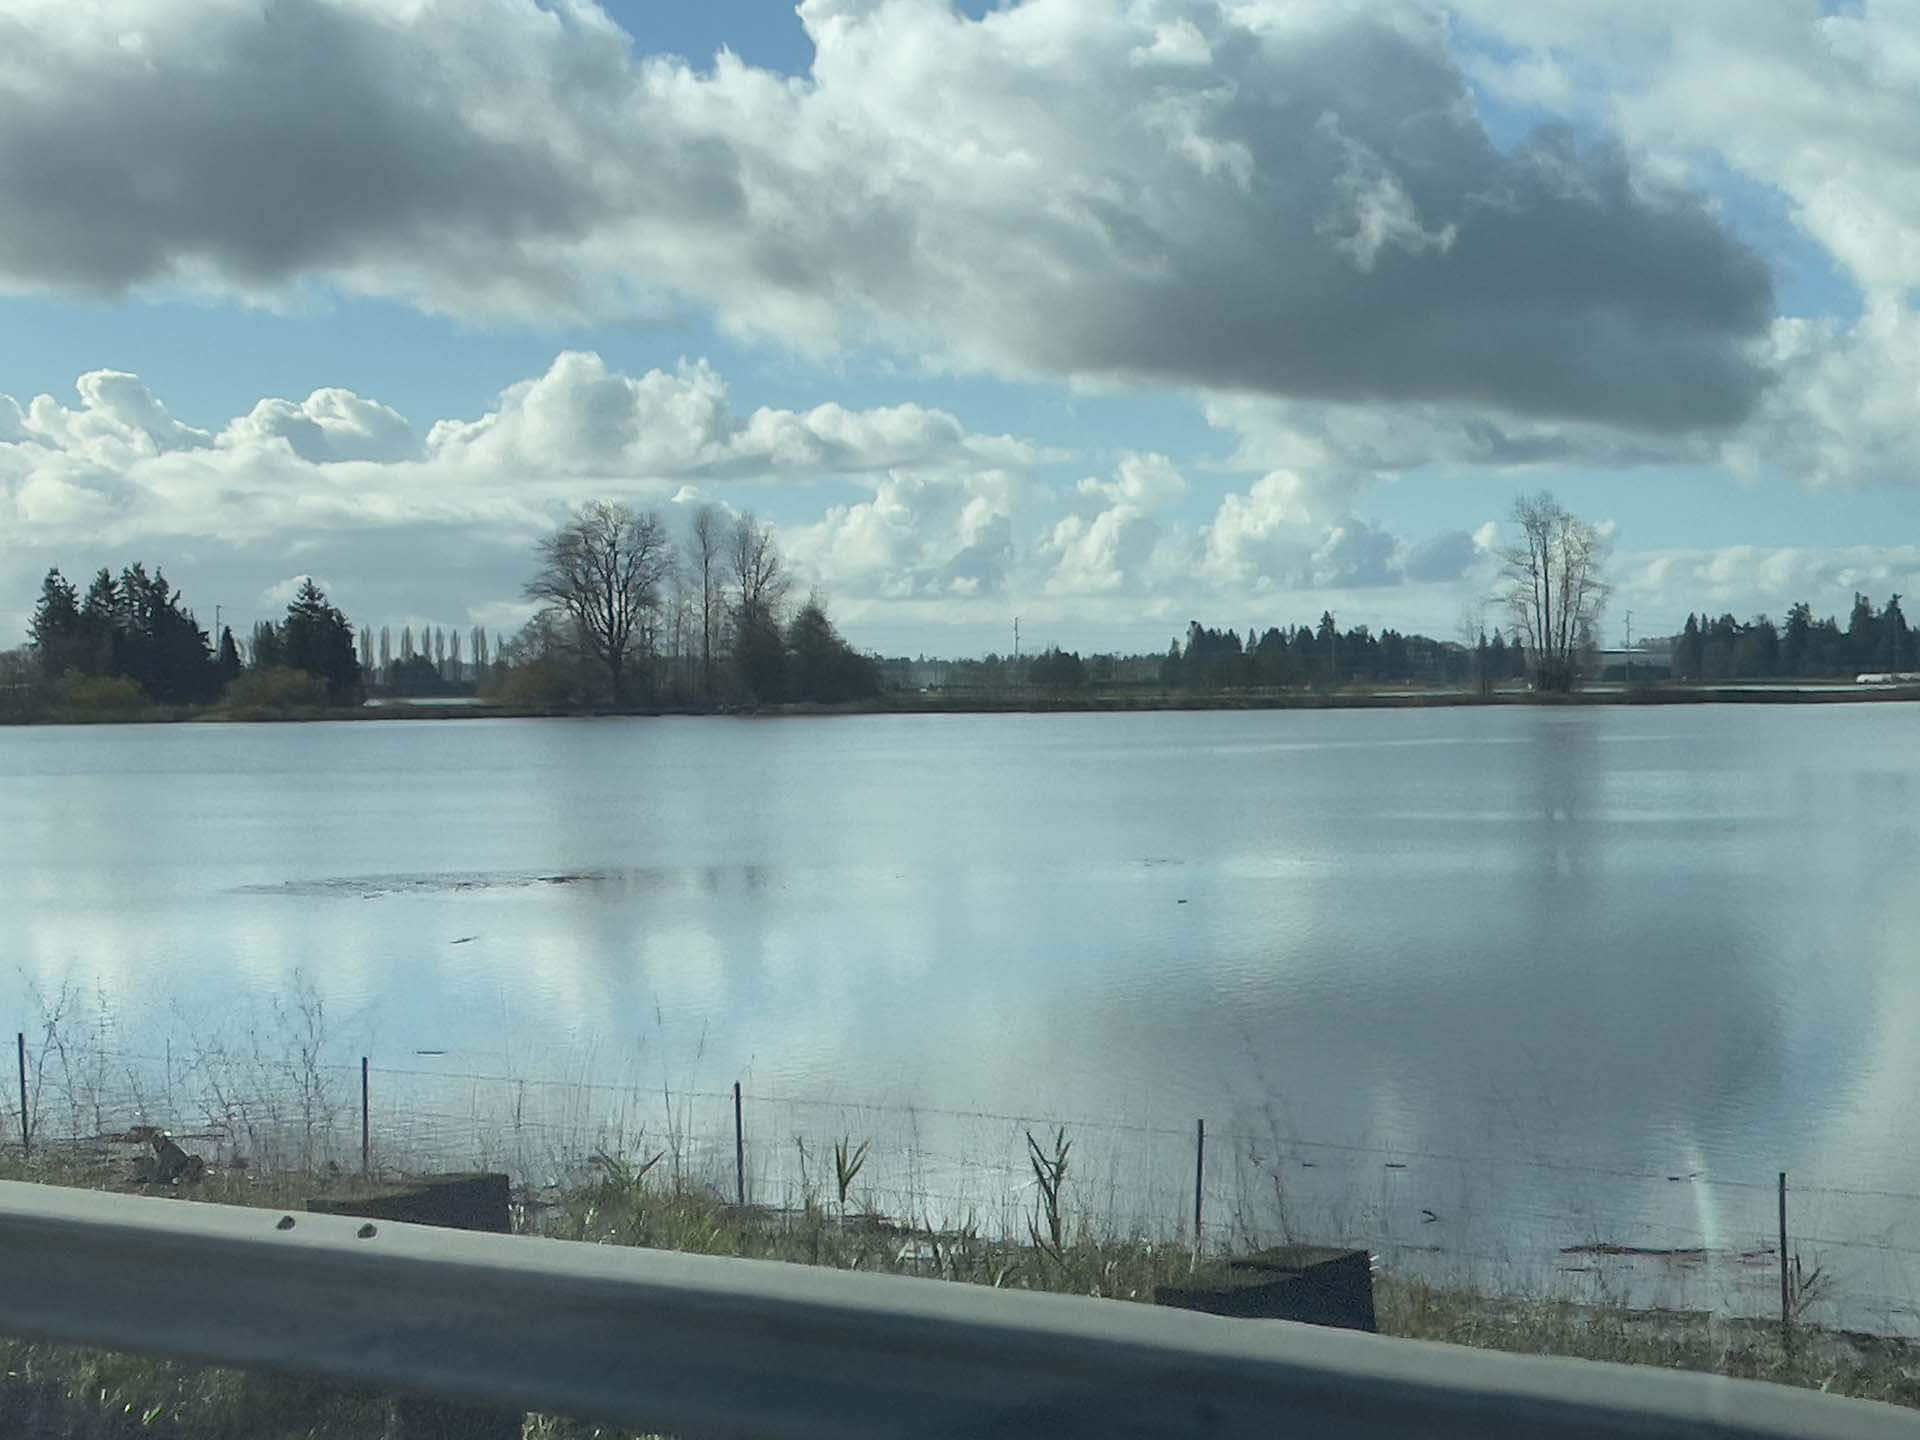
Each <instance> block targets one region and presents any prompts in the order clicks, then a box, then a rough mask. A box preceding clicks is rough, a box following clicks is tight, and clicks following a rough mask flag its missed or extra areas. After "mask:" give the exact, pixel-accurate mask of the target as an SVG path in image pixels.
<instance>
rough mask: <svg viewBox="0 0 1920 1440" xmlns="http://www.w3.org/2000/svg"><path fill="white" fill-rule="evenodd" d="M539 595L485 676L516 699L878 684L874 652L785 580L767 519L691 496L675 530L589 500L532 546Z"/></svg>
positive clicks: (531, 586) (822, 697)
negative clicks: (692, 502)
mask: <svg viewBox="0 0 1920 1440" xmlns="http://www.w3.org/2000/svg"><path fill="white" fill-rule="evenodd" d="M536 559H537V562H538V563H537V566H536V568H535V571H534V573H533V575H532V576H531V577H530V578H529V579H528V581H527V583H526V587H525V594H526V597H527V598H528V599H529V600H532V601H534V602H536V603H537V604H538V605H539V607H540V608H539V610H538V611H537V612H536V613H535V615H534V617H533V619H532V620H530V621H529V622H528V623H527V625H526V626H525V627H524V628H523V629H522V630H521V631H520V633H519V634H518V635H516V636H514V637H513V639H512V640H511V641H509V642H508V643H507V644H505V645H503V646H502V647H501V658H502V660H503V661H504V666H496V670H497V671H498V675H497V677H496V678H495V680H494V682H493V683H495V684H496V685H497V686H498V688H499V689H500V691H501V692H502V693H503V694H504V698H507V699H511V700H515V701H519V702H522V703H545V704H567V703H573V704H579V703H597V702H601V701H611V702H613V703H615V704H626V703H634V702H645V703H649V704H658V703H663V702H678V703H690V704H708V705H711V704H719V703H750V704H775V703H781V702H787V701H811V702H818V703H827V704H832V703H838V702H842V701H849V700H859V699H864V698H867V697H869V696H872V695H875V694H877V693H879V689H880V674H879V669H878V666H877V665H876V664H875V662H874V660H873V659H872V657H870V656H867V655H863V654H861V653H860V652H859V651H857V650H855V649H854V648H853V647H852V646H851V645H849V644H848V643H847V642H846V640H845V639H844V638H842V636H841V635H840V632H839V630H838V629H837V627H836V626H835V625H834V623H833V621H832V619H831V618H830V617H829V616H828V615H827V611H826V606H825V602H824V601H823V600H822V599H821V598H820V596H819V595H818V594H817V593H812V594H809V595H807V597H806V598H805V599H804V600H802V601H801V602H800V603H799V604H798V605H797V606H791V607H790V606H789V601H790V598H791V594H792V590H793V579H792V576H791V575H790V574H789V572H788V570H787V567H786V562H785V560H784V558H783V557H782V556H781V554H780V549H779V546H778V545H777V544H776V542H775V540H774V535H773V531H772V529H771V527H769V526H767V525H766V524H764V523H762V522H761V521H759V520H758V519H756V518H755V517H754V516H753V515H752V514H740V515H731V516H729V515H727V514H725V513H724V512H722V511H721V510H719V509H718V508H717V507H715V506H712V505H702V506H699V507H697V508H696V509H695V510H694V511H693V512H692V513H691V515H690V516H689V518H688V523H687V526H686V530H685V533H684V535H683V536H681V537H680V539H679V542H678V543H676V539H675V537H674V535H673V532H672V530H671V529H670V528H669V526H668V525H667V522H666V521H665V520H664V519H663V518H662V517H661V516H660V514H659V513H658V512H656V511H636V510H633V509H631V508H629V507H628V506H625V505H620V504H610V503H607V502H604V501H594V502H591V503H589V504H587V505H584V506H582V507H581V508H580V509H579V510H578V511H576V512H575V513H574V515H573V516H572V517H571V518H570V519H569V520H568V521H567V522H566V523H565V524H563V525H561V526H560V527H559V528H558V529H556V530H555V531H554V532H553V533H552V534H551V535H548V536H545V537H543V538H542V539H541V540H540V542H539V544H538V547H537V552H536Z"/></svg>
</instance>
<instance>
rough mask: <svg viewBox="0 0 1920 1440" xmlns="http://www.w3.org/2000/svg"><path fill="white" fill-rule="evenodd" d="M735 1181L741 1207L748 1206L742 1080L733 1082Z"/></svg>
mask: <svg viewBox="0 0 1920 1440" xmlns="http://www.w3.org/2000/svg"><path fill="white" fill-rule="evenodd" d="M733 1181H734V1187H735V1190H736V1192H737V1193H738V1195H739V1198H740V1208H741V1209H742V1210H744V1209H746V1208H747V1132H746V1127H745V1126H744V1125H742V1124H741V1120H740V1082H739V1081H738V1080H736V1081H734V1082H733Z"/></svg>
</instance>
